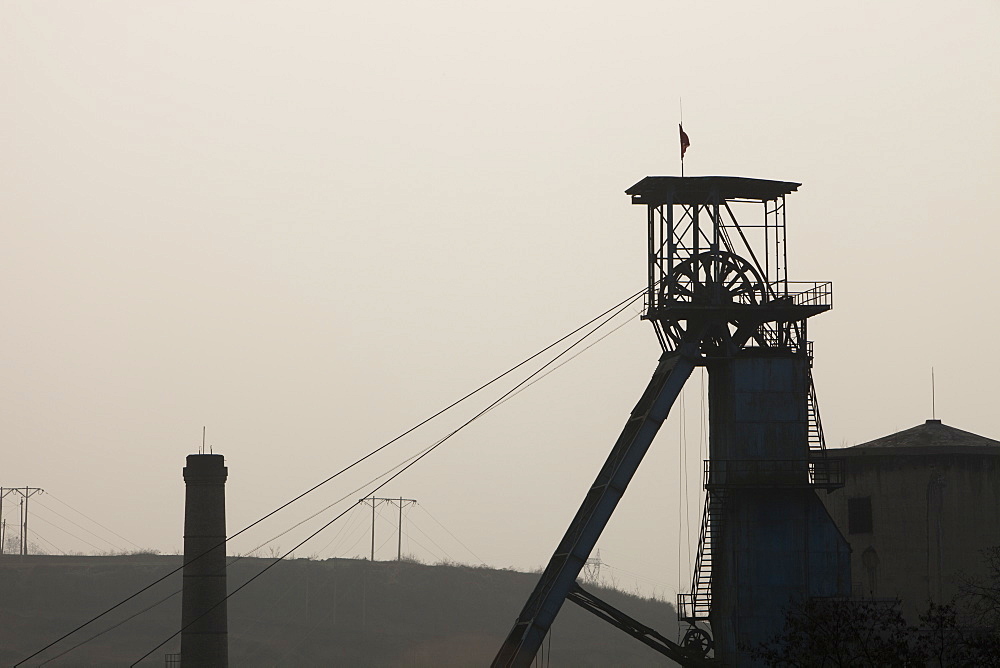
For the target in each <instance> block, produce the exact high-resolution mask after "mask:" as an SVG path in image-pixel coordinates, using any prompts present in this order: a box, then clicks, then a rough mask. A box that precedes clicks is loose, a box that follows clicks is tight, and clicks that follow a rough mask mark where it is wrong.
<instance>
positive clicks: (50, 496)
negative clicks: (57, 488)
mask: <svg viewBox="0 0 1000 668" xmlns="http://www.w3.org/2000/svg"><path fill="white" fill-rule="evenodd" d="M48 497H49V498H50V499H52V500H53V501H57V502H58V503H61V504H63V505H64V506H66V507H67V508H69V509H70V510H72V511H73V512H74V513H77V514H78V515H81V516H83V517H85V518H87V519H88V520H90V521H91V522H93V523H94V524H96V525H97V526H99V527H101V528H102V529H104V530H105V531H107V532H108V533H112V534H114V535H115V536H117V537H118V538H121V539H122V540H123V541H125V542H126V543H130V544H131V545H132V546H133V547H135V548H136V549H139V550H141V549H142V548H141V547H139V546H138V545H136V544H135V543H133V542H132V541H130V540H129V539H128V538H126V537H125V536H123V535H121V534H120V533H118V532H117V531H113V530H111V529H109V528H108V527H106V526H104V525H103V524H101V523H100V522H98V521H97V520H95V519H94V518H93V517H90V516H89V515H86V514H84V513H83V512H82V511H80V510H77V509H76V508H74V507H73V506H71V505H69V504H68V503H66V502H65V501H63V500H61V499H60V498H59V497H57V496H55V495H54V494H52V493H51V492H50V493H49V494H48Z"/></svg>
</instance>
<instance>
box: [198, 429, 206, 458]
mask: <svg viewBox="0 0 1000 668" xmlns="http://www.w3.org/2000/svg"><path fill="white" fill-rule="evenodd" d="M198 454H199V455H203V454H205V427H204V426H202V428H201V450H199V451H198Z"/></svg>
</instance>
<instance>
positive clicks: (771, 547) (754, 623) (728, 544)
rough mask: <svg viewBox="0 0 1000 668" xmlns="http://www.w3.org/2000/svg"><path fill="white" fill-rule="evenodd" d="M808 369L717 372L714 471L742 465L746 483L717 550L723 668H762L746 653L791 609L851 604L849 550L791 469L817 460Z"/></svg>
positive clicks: (730, 500) (766, 365) (715, 609)
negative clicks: (796, 604)
mask: <svg viewBox="0 0 1000 668" xmlns="http://www.w3.org/2000/svg"><path fill="white" fill-rule="evenodd" d="M808 364H809V362H808V359H807V358H806V357H805V356H802V355H775V354H773V353H771V354H766V355H765V354H757V355H754V354H747V353H746V352H744V353H743V355H741V356H737V357H735V358H729V359H725V360H718V361H716V362H713V363H711V364H710V366H709V400H710V402H711V407H712V414H711V425H710V429H711V433H710V441H709V443H710V445H709V450H710V457H711V459H712V462H711V465H712V466H717V467H725V466H726V463H727V462H730V468H731V469H733V468H735V467H734V466H733V465H732V462H740V463H741V467H740V469H739V470H740V471H741V474H742V476H743V477H742V478H736V479H734V481H735V482H736V483H738V484H736V485H733V488H732V489H729V490H726V491H725V492H724V493H725V494H726V500H725V503H724V504H722V509H721V512H722V513H723V517H722V522H721V523H720V526H721V531H720V533H719V535H718V536H717V538H716V539H715V541H716V542H715V543H714V544H713V553H714V556H713V559H714V561H713V566H712V609H711V613H710V621H711V624H712V631H713V634H714V636H715V647H716V657H717V658H719V659H721V661H722V663H723V665H727V666H753V665H756V664H755V663H754V662H753V661H752V660H751V659H750V656H749V651H748V650H749V649H750V648H751V647H753V646H755V645H758V644H760V643H763V642H765V641H767V640H768V639H770V638H771V637H773V636H774V635H775V634H776V633H778V632H779V631H780V630H781V628H782V625H783V623H784V611H785V609H786V607H787V606H788V604H789V603H790V602H791V601H792V600H793V599H799V598H802V597H808V596H847V595H849V594H850V548H849V547H848V544H847V541H846V540H844V538H843V536H841V534H840V531H839V530H838V529H837V527H836V525H835V524H834V523H833V521H832V520H831V518H830V516H829V515H828V514H827V512H826V509H825V508H824V506H823V504H822V502H821V501H820V500H819V498H818V497H817V496H816V492H815V491H814V490H813V489H810V488H809V481H808V479H807V475H806V473H805V470H806V469H805V468H804V467H788V466H786V465H785V462H788V461H805V460H807V459H808V457H809V445H808V441H807V422H808V416H807V405H806V396H807V392H808V390H809V366H808ZM748 462H755V464H754V465H752V466H748V465H747V463H748ZM775 463H781V466H772V464H775ZM789 476H791V477H794V478H795V480H791V479H786V478H788V477H789ZM731 477H732V476H731ZM779 478H780V479H779ZM798 478H801V480H799V479H798Z"/></svg>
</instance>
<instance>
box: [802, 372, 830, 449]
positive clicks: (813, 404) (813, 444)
mask: <svg viewBox="0 0 1000 668" xmlns="http://www.w3.org/2000/svg"><path fill="white" fill-rule="evenodd" d="M806 410H807V415H808V420H807V424H808V426H807V429H808V432H807V433H808V440H809V456H810V457H824V456H826V439H825V438H824V436H823V422H822V420H820V418H819V402H818V401H817V400H816V384H815V383H814V382H813V376H812V372H811V371H810V372H809V391H808V393H807V394H806Z"/></svg>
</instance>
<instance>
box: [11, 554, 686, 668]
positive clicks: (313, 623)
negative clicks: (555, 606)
mask: <svg viewBox="0 0 1000 668" xmlns="http://www.w3.org/2000/svg"><path fill="white" fill-rule="evenodd" d="M270 561H271V560H269V559H256V558H244V559H240V560H238V561H236V562H235V563H233V564H232V565H231V566H230V570H229V583H230V589H231V590H232V589H233V588H235V587H236V586H238V585H239V584H241V583H243V582H245V581H246V580H247V579H249V578H250V577H252V576H253V575H254V574H256V573H257V572H259V571H260V570H261V569H262V568H264V567H265V566H266V565H267V564H269V563H270ZM180 563H181V560H180V557H177V556H148V555H132V556H119V557H79V556H76V557H55V556H30V557H28V558H26V559H25V560H23V561H22V560H20V558H18V557H16V556H10V555H8V556H5V557H0V664H2V665H4V666H9V665H12V664H14V663H15V662H16V661H19V660H21V659H23V658H24V657H25V656H27V655H28V654H31V653H32V652H34V651H35V650H37V649H39V648H41V647H42V646H44V645H46V644H47V643H49V642H50V641H52V640H54V639H55V638H57V637H58V636H60V635H62V634H63V633H65V632H67V631H69V630H71V629H72V628H74V627H75V626H77V625H79V624H80V623H82V622H84V621H86V620H87V619H89V618H90V617H91V616H93V615H94V614H95V613H96V612H100V611H103V610H104V609H106V608H108V607H110V606H111V605H113V604H114V603H117V602H118V601H119V600H121V599H122V598H124V597H125V596H127V595H128V594H131V593H133V592H134V591H136V590H138V589H139V588H141V587H143V586H145V585H146V584H148V583H149V582H151V581H153V580H155V579H156V578H158V577H160V576H162V575H164V574H166V573H168V572H169V571H170V570H172V569H174V568H176V567H177V566H179V565H180ZM537 577H538V576H537V575H533V574H525V573H516V572H513V571H505V570H492V569H487V568H472V567H468V566H442V565H438V566H426V565H422V564H415V563H408V562H403V563H396V562H375V563H371V562H368V561H359V560H351V559H329V560H325V561H312V560H308V559H296V560H291V561H287V562H282V563H279V564H278V565H277V566H275V567H274V568H272V569H271V570H270V571H268V572H267V573H266V574H264V575H263V576H262V577H261V578H259V579H258V580H257V581H256V582H253V583H251V584H250V585H249V586H248V587H246V588H245V589H244V590H243V591H241V592H239V593H238V594H236V595H235V596H234V597H232V598H231V599H230V605H229V642H230V657H231V666H233V668H242V667H244V666H246V667H248V668H253V667H256V666H352V667H353V666H359V667H364V666H372V667H374V666H412V667H431V666H433V667H442V668H443V667H446V666H456V667H458V666H463V667H464V666H484V665H488V664H489V662H490V660H491V659H492V658H493V655H494V654H495V652H496V650H497V648H498V647H499V645H500V643H501V641H502V640H503V637H504V636H505V635H506V633H507V631H508V630H509V628H510V625H511V623H512V622H513V620H514V618H515V617H516V616H517V613H518V612H519V611H520V608H521V606H522V605H523V603H524V600H525V598H526V596H527V594H528V593H529V591H530V590H531V588H532V586H534V583H535V581H536V579H537ZM179 589H180V575H179V574H175V575H173V576H171V577H170V578H168V579H167V580H166V581H164V582H163V583H161V584H159V585H157V586H155V587H154V588H152V589H151V590H150V591H148V592H146V593H145V594H143V595H142V596H140V597H138V598H137V599H136V600H134V601H132V602H130V603H129V604H126V605H125V606H122V608H121V609H119V610H116V611H115V613H113V614H111V615H109V616H108V617H107V618H105V619H103V620H101V621H100V622H98V623H96V624H95V625H93V626H90V627H87V628H86V629H84V630H83V631H81V632H79V633H77V634H74V635H73V636H72V637H71V638H69V639H67V640H65V641H63V642H61V643H60V644H59V645H58V646H56V647H54V648H53V649H52V650H49V651H47V652H46V653H44V654H42V655H40V656H39V657H37V658H36V659H33V660H32V661H30V662H28V663H27V664H25V665H30V666H35V665H40V664H41V663H42V661H45V660H51V659H52V657H54V656H56V655H58V654H59V653H60V652H63V651H64V650H67V649H69V648H70V647H73V646H74V645H76V644H78V643H80V642H81V641H83V640H85V639H87V638H91V637H93V636H95V635H97V634H98V633H99V632H101V631H105V630H106V629H109V628H110V630H108V631H107V632H105V633H103V634H101V635H97V637H96V638H94V639H93V640H91V641H90V642H88V643H86V644H84V645H82V646H81V647H79V648H78V649H76V650H74V651H72V652H70V653H68V654H65V655H64V656H62V657H59V658H57V659H55V660H52V661H51V662H50V663H47V664H45V665H50V666H81V667H82V666H122V665H125V666H128V665H130V664H132V663H133V662H134V661H136V660H137V659H138V658H139V657H141V656H142V655H143V654H145V653H146V652H148V651H149V650H151V649H152V648H153V647H155V646H156V645H157V644H158V643H160V642H161V641H163V640H165V639H166V638H167V637H168V636H169V635H170V634H171V633H174V632H175V631H177V630H178V628H179V622H180V595H179V594H176V595H175V594H174V592H176V591H177V590H179ZM591 589H592V590H594V591H595V592H598V591H599V592H600V595H601V597H602V598H604V599H605V600H607V601H608V602H609V603H611V604H612V605H615V606H616V607H619V608H620V609H622V610H624V611H625V612H627V613H629V614H630V615H631V616H633V617H635V618H637V619H639V620H640V621H643V622H645V623H646V624H648V625H650V626H654V627H655V628H657V629H658V630H660V631H661V632H662V633H664V635H666V636H667V637H675V636H676V628H677V623H676V619H675V615H674V610H673V607H672V606H670V605H668V604H666V603H664V602H661V601H652V600H648V599H642V598H638V597H634V596H630V595H627V594H624V593H621V592H617V591H613V590H606V589H601V588H599V587H592V588H591ZM164 599H165V600H164ZM161 600H162V601H164V602H163V603H162V604H160V605H158V606H156V607H153V608H152V609H150V610H148V611H147V612H145V613H143V614H141V615H139V616H138V617H135V618H134V619H131V620H129V621H125V622H124V623H121V622H122V621H123V620H125V618H127V617H129V616H130V615H132V614H134V613H136V612H138V611H140V610H143V609H146V608H149V607H150V606H152V605H153V604H154V603H156V602H158V601H161ZM119 623H121V625H120V626H117V627H115V625H117V624H119ZM112 627H114V628H112ZM179 646H180V642H179V639H177V638H175V639H173V640H171V641H170V642H168V643H167V644H166V645H164V646H163V647H162V648H160V649H158V650H156V651H155V652H154V653H153V654H151V655H150V656H149V658H148V659H146V660H145V661H143V663H142V665H148V666H162V665H164V654H166V653H168V652H177V651H179ZM549 659H550V660H551V663H548V660H549ZM546 665H551V666H573V667H577V666H595V667H596V666H601V667H607V666H623V667H624V666H628V667H643V666H670V665H674V664H672V663H671V662H669V661H667V660H666V659H664V658H663V657H661V656H660V655H659V654H657V653H655V652H653V651H652V650H651V649H649V648H647V647H646V646H645V645H643V644H641V643H639V642H638V641H636V640H634V639H632V638H630V637H629V636H627V635H625V634H624V633H622V632H620V631H618V630H617V629H615V628H613V627H611V626H609V625H608V624H606V623H604V622H602V621H600V620H598V619H597V618H595V617H593V616H592V615H591V614H590V613H587V612H584V611H583V610H580V609H579V608H577V607H576V606H575V605H573V604H571V603H567V604H566V605H565V606H564V607H563V610H562V612H561V613H560V615H559V617H558V619H557V620H556V623H555V625H554V626H553V629H552V633H551V654H550V655H548V656H547V657H546Z"/></svg>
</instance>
